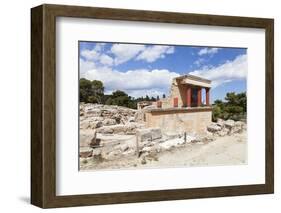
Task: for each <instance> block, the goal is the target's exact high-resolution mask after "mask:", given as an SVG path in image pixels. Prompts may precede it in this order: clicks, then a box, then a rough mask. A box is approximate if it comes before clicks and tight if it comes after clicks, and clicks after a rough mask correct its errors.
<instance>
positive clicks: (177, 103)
mask: <svg viewBox="0 0 281 213" xmlns="http://www.w3.org/2000/svg"><path fill="white" fill-rule="evenodd" d="M178 105H179V101H178V97H176V98H174V107H178Z"/></svg>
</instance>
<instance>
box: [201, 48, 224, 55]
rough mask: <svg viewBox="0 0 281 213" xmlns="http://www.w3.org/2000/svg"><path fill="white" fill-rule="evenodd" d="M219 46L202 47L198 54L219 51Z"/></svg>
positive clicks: (209, 53)
mask: <svg viewBox="0 0 281 213" xmlns="http://www.w3.org/2000/svg"><path fill="white" fill-rule="evenodd" d="M219 49H220V48H203V49H201V50H200V51H199V52H198V55H200V56H201V55H211V54H215V53H217V52H218V51H219Z"/></svg>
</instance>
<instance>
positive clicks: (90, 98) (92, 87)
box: [79, 78, 104, 103]
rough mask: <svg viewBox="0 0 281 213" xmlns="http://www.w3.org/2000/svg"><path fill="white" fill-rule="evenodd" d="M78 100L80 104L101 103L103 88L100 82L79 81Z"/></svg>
mask: <svg viewBox="0 0 281 213" xmlns="http://www.w3.org/2000/svg"><path fill="white" fill-rule="evenodd" d="M79 96H80V97H79V99H80V101H81V102H88V103H102V98H103V96H104V86H103V83H102V82H101V81H97V80H93V81H90V80H87V79H85V78H81V79H80V80H79Z"/></svg>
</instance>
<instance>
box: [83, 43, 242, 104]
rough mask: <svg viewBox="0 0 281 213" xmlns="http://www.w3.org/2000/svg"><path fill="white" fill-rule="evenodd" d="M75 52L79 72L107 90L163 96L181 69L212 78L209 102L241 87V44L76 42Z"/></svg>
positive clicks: (106, 91) (180, 73)
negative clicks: (233, 46)
mask: <svg viewBox="0 0 281 213" xmlns="http://www.w3.org/2000/svg"><path fill="white" fill-rule="evenodd" d="M79 53H80V59H79V60H80V78H82V77H84V78H87V79H89V80H94V79H95V80H101V81H102V82H103V83H104V86H105V93H108V94H109V93H111V92H113V91H115V90H117V89H119V90H123V91H126V92H127V93H128V94H129V95H131V96H133V97H140V96H145V95H149V96H154V97H156V96H157V95H159V96H160V97H162V94H166V96H168V95H169V89H170V84H171V80H172V78H174V77H177V76H180V75H184V74H192V75H196V76H200V77H203V78H207V79H210V80H212V89H211V100H212V102H213V101H214V100H216V99H223V98H224V97H225V94H226V93H227V92H243V91H246V76H247V49H246V48H221V47H219V48H218V47H195V46H174V45H150V44H123V43H121V44H120V43H102V42H79Z"/></svg>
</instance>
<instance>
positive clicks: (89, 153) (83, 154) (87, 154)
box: [79, 150, 93, 158]
mask: <svg viewBox="0 0 281 213" xmlns="http://www.w3.org/2000/svg"><path fill="white" fill-rule="evenodd" d="M92 156H93V150H89V151H80V153H79V157H80V158H89V157H92Z"/></svg>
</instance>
